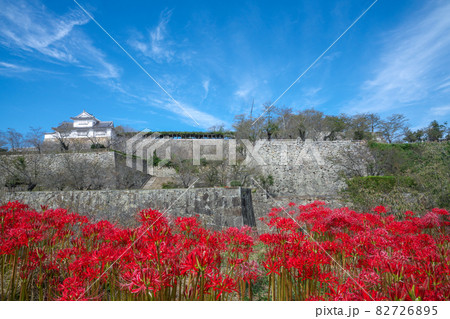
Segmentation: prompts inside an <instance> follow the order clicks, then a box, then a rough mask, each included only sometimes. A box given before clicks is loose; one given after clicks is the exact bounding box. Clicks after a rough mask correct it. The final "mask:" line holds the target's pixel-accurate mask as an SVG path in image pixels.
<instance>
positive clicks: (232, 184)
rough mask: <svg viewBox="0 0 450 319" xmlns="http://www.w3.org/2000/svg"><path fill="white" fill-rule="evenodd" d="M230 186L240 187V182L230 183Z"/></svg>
mask: <svg viewBox="0 0 450 319" xmlns="http://www.w3.org/2000/svg"><path fill="white" fill-rule="evenodd" d="M230 186H231V187H240V186H242V184H241V182H240V181H231V182H230Z"/></svg>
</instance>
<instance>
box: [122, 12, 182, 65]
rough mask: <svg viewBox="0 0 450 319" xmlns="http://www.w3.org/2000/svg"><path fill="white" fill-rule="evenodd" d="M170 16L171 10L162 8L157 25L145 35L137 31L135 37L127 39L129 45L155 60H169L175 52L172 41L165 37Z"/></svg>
mask: <svg viewBox="0 0 450 319" xmlns="http://www.w3.org/2000/svg"><path fill="white" fill-rule="evenodd" d="M171 16H172V10H164V11H163V12H162V13H161V16H160V19H159V23H158V25H157V26H156V27H154V28H153V29H151V30H149V31H148V34H147V35H142V34H141V33H139V32H137V33H136V34H135V35H134V36H135V39H132V40H130V41H129V43H130V45H131V46H132V47H133V48H134V49H135V50H137V51H139V52H140V53H142V54H143V55H145V56H146V57H149V58H151V59H153V60H154V61H156V62H170V61H171V60H172V58H173V56H174V54H175V52H174V50H173V49H172V42H171V41H170V40H168V39H167V36H168V31H167V25H168V23H169V21H170V17H171Z"/></svg>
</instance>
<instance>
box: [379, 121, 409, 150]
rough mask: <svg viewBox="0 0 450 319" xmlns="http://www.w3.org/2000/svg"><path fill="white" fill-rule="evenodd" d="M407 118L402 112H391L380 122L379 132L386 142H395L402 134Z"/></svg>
mask: <svg viewBox="0 0 450 319" xmlns="http://www.w3.org/2000/svg"><path fill="white" fill-rule="evenodd" d="M407 121H408V120H407V119H406V117H405V116H404V115H403V114H393V115H391V116H389V117H388V118H387V119H386V121H382V122H381V124H380V129H381V133H382V134H383V137H384V138H385V139H386V141H387V142H388V143H392V142H395V141H397V140H399V138H400V137H401V136H402V135H403V133H404V130H405V128H406V122H407Z"/></svg>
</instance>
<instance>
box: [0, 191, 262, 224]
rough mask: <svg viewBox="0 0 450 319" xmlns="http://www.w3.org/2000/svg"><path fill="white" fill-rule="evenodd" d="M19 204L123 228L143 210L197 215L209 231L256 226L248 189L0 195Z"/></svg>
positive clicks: (3, 199) (1, 198)
mask: <svg viewBox="0 0 450 319" xmlns="http://www.w3.org/2000/svg"><path fill="white" fill-rule="evenodd" d="M13 200H18V201H20V202H22V203H25V204H28V205H29V206H30V207H33V208H36V209H40V205H48V206H49V208H57V207H62V208H66V209H68V210H70V211H73V212H78V213H80V214H83V215H86V216H88V217H90V218H92V219H93V220H102V219H107V220H109V221H112V222H117V223H119V224H121V225H123V226H135V225H137V222H136V216H137V213H138V212H139V211H140V210H142V209H146V208H152V209H158V210H160V211H161V212H164V211H167V214H168V215H170V216H172V217H177V216H195V215H198V216H199V218H200V220H201V221H202V223H203V225H204V226H206V227H209V228H212V229H221V228H224V227H242V226H243V225H249V226H252V227H254V226H255V218H254V215H253V208H252V205H251V204H252V200H251V192H250V190H249V189H241V188H235V189H225V188H193V189H164V190H102V191H65V192H16V193H4V194H2V195H0V202H3V203H5V202H8V201H13Z"/></svg>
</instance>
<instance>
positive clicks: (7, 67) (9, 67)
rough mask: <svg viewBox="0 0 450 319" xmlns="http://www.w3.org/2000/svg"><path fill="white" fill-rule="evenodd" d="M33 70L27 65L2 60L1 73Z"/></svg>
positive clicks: (0, 63) (0, 64)
mask: <svg viewBox="0 0 450 319" xmlns="http://www.w3.org/2000/svg"><path fill="white" fill-rule="evenodd" d="M31 70H32V68H29V67H26V66H22V65H17V64H12V63H7V62H0V73H1V74H9V73H24V72H29V71H31Z"/></svg>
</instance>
